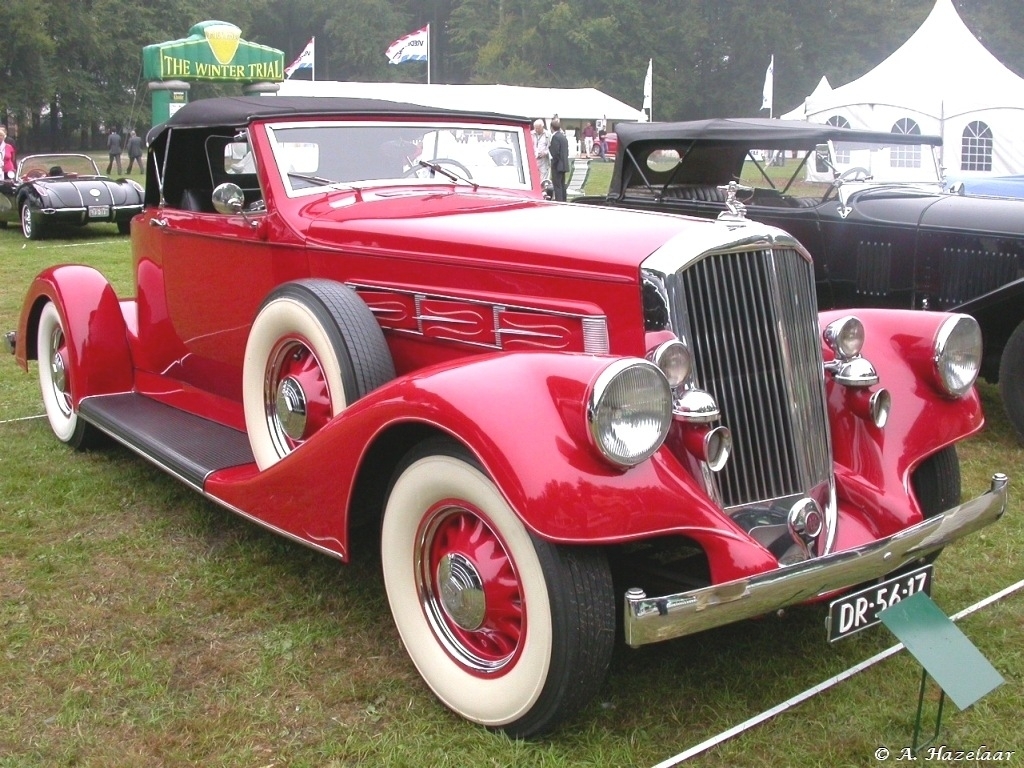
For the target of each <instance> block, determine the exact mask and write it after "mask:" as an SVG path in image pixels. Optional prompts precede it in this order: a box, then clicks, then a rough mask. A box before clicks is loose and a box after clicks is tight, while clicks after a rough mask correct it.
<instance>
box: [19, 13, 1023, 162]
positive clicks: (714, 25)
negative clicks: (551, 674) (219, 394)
mask: <svg viewBox="0 0 1024 768" xmlns="http://www.w3.org/2000/svg"><path fill="white" fill-rule="evenodd" d="M933 5H934V0H774V1H773V2H765V0H728V2H723V0H586V2H583V0H249V1H248V2H245V3H239V2H237V0H232V1H231V2H226V1H225V0H147V1H146V2H144V3H136V4H130V3H125V2H123V0H47V1H46V2H42V3H40V2H39V0H8V1H7V3H5V18H4V22H3V23H2V24H0V73H2V75H3V80H2V86H0V109H2V110H3V114H2V116H0V119H2V120H3V122H4V123H6V124H7V125H8V126H9V127H11V128H13V135H14V136H15V137H16V139H17V141H18V142H19V146H20V147H21V151H22V152H23V153H24V152H25V151H26V150H31V151H41V150H54V149H79V148H95V147H98V146H102V135H101V128H102V127H103V126H110V125H116V126H118V127H122V128H129V127H130V128H135V129H136V130H140V131H144V130H146V129H147V128H148V127H149V121H150V102H149V94H148V92H147V90H146V83H145V81H143V80H142V48H143V46H146V45H150V44H152V43H159V42H164V41H167V40H174V39H177V38H181V37H185V36H186V35H187V33H188V30H189V29H190V28H191V27H192V25H193V24H195V23H197V22H199V21H204V20H207V19H220V20H223V21H228V22H231V23H233V24H235V25H236V26H238V27H239V28H240V29H241V30H242V37H243V38H244V39H246V40H250V41H252V42H257V43H261V44H264V45H269V46H272V47H274V48H279V49H281V50H282V51H284V53H285V62H286V63H288V62H290V61H291V59H293V58H294V57H296V56H297V55H298V53H299V52H300V51H301V50H302V48H303V47H304V46H305V44H306V43H307V42H308V40H309V39H310V38H311V37H314V36H315V37H316V77H317V79H318V80H321V79H330V80H360V81H409V82H426V79H427V73H426V65H424V64H421V63H407V64H402V65H391V64H389V63H388V62H387V59H386V58H385V57H384V51H385V49H386V48H387V47H388V45H389V44H390V43H391V42H392V41H394V40H395V39H397V38H398V37H401V36H402V35H404V34H407V33H409V32H412V31H414V30H416V29H419V28H421V27H423V26H424V25H426V24H430V26H431V46H432V49H431V59H432V61H431V63H430V66H431V76H430V80H431V82H434V83H504V84H508V85H529V86H552V87H560V88H579V87H593V88H598V89H600V90H602V91H604V92H606V93H608V94H610V95H612V96H614V97H616V98H618V99H620V100H622V101H624V102H626V103H629V104H631V105H633V106H636V107H638V108H639V107H640V106H641V102H642V86H643V79H644V75H645V73H646V71H647V63H648V60H650V59H653V61H654V69H653V71H654V78H653V86H654V98H653V107H654V118H655V119H656V120H683V119H697V118H703V117H714V116H750V115H758V114H760V115H765V116H766V115H767V112H765V111H761V110H760V106H761V93H762V85H763V82H764V76H765V70H766V68H767V65H768V61H769V59H770V57H771V56H772V55H774V56H775V77H774V84H775V88H774V111H775V113H776V114H779V113H781V112H784V111H787V110H789V109H792V108H793V107H795V106H797V105H798V104H799V103H800V102H801V101H802V99H803V98H804V97H805V96H806V95H807V94H808V93H810V92H811V90H813V88H814V86H815V85H816V84H817V82H818V80H819V79H820V78H821V76H822V75H825V76H827V77H828V79H829V82H830V83H831V84H832V86H833V87H838V86H839V85H842V84H844V83H846V82H849V81H850V80H853V79H855V78H857V77H859V76H861V75H862V74H864V73H865V72H867V71H868V70H870V69H871V68H872V67H874V66H875V65H876V64H878V63H879V62H880V61H882V59H884V58H885V57H886V56H888V55H889V54H890V53H892V52H893V51H894V50H896V48H898V47H899V46H900V45H901V44H902V43H903V42H904V41H905V40H906V39H907V38H908V37H909V36H910V35H911V34H912V33H913V32H914V31H915V30H916V29H917V27H918V26H920V24H921V22H922V21H923V20H924V19H925V17H926V16H927V15H928V13H929V12H930V11H931V9H932V7H933ZM954 5H955V7H956V8H957V10H958V11H959V12H960V15H961V17H962V18H963V19H964V21H965V23H966V24H967V26H968V28H970V29H971V31H972V32H973V33H974V34H975V35H976V36H977V37H978V38H979V39H980V40H981V42H982V43H983V44H984V45H985V46H986V47H987V48H988V49H989V50H990V51H991V52H992V53H993V54H995V55H996V57H997V58H999V59H1000V60H1001V61H1002V62H1003V63H1004V64H1005V65H1006V66H1007V67H1009V68H1010V69H1011V70H1012V71H1014V72H1015V73H1017V74H1018V75H1024V44H1022V43H1024V3H1022V2H1021V0H954ZM948 53H949V55H950V56H954V57H955V56H956V55H957V51H949V52H948ZM237 92H238V87H237V86H236V85H216V84H194V85H193V89H192V95H191V98H192V99H196V98H202V97H206V96H213V95H219V94H221V93H237ZM595 117H597V116H595Z"/></svg>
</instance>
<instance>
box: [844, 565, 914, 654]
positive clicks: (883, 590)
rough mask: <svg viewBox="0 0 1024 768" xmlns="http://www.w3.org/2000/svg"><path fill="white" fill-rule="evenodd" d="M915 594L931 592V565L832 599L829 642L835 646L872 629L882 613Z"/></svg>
mask: <svg viewBox="0 0 1024 768" xmlns="http://www.w3.org/2000/svg"><path fill="white" fill-rule="evenodd" d="M917 592H924V593H925V594H928V595H930V594H931V593H932V566H930V565H924V566H922V567H920V568H916V569H914V570H913V571H908V572H907V573H902V574H900V575H899V576H893V577H892V578H891V579H886V580H885V581H883V582H881V583H880V584H873V585H872V586H870V587H865V588H864V589H861V590H858V591H857V592H853V593H851V594H849V595H843V596H842V597H840V598H839V599H838V600H833V601H832V602H831V603H830V604H829V606H828V622H827V626H828V641H829V642H830V643H834V642H836V641H837V640H842V639H843V638H844V637H849V636H850V635H852V634H854V633H855V632H860V631H861V630H862V629H867V628H868V627H872V626H874V625H875V624H877V623H878V622H879V618H878V614H879V613H880V612H881V611H884V610H885V609H886V608H888V607H889V606H891V605H896V603H898V602H900V601H901V600H905V599H907V598H908V597H910V596H911V595H913V594H915V593H917Z"/></svg>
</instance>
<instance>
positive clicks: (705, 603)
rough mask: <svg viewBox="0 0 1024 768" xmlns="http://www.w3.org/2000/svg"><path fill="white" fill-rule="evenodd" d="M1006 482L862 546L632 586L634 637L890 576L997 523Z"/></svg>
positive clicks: (744, 614)
mask: <svg viewBox="0 0 1024 768" xmlns="http://www.w3.org/2000/svg"><path fill="white" fill-rule="evenodd" d="M1006 486H1007V478H1006V475H1004V474H1001V473H998V474H995V475H993V476H992V487H991V489H990V490H989V492H988V493H985V494H983V495H981V496H979V497H978V498H976V499H972V500H971V501H968V502H966V503H964V504H961V505H959V506H957V507H953V508H952V509H949V510H947V511H945V512H943V513H942V514H941V515H936V516H935V517H931V518H929V519H927V520H924V521H923V522H920V523H918V524H917V525H915V526H912V527H910V528H907V529H905V530H903V531H900V532H899V533H896V534H893V535H892V536H889V537H887V538H884V539H879V540H878V541H873V542H871V543H870V544H865V545H864V546H862V547H858V548H857V549H850V550H845V551H843V552H835V553H833V554H830V555H825V556H824V557H819V558H815V559H813V560H806V561H804V562H802V563H798V564H796V565H791V566H786V567H783V568H779V569H778V570H774V571H768V572H766V573H761V574H758V575H756V576H750V577H748V578H744V579H736V580H735V581H729V582H726V583H724V584H716V585H714V586H710V587H704V588H702V589H694V590H691V591H690V592H680V593H678V594H674V595H664V596H662V597H647V595H646V594H644V592H643V590H641V589H637V588H635V587H634V588H633V589H628V590H626V596H625V601H626V612H625V633H626V642H627V643H628V644H629V645H631V646H633V647H637V646H641V645H646V644H647V643H656V642H660V641H661V640H670V639H672V638H674V637H682V636H683V635H691V634H694V633H695V632H702V631H703V630H705V629H711V628H712V627H718V626H722V625H724V624H731V623H732V622H734V621H741V620H742V619H749V618H753V617H755V616H762V615H764V614H766V613H771V612H772V611H775V610H778V609H779V608H784V607H785V606H787V605H794V604H796V603H802V602H805V601H807V600H810V599H811V598H813V597H816V596H817V595H822V594H826V593H828V592H834V591H836V590H840V589H845V588H847V587H853V586H855V585H857V584H862V583H864V582H867V581H871V580H872V579H876V578H879V577H882V576H885V575H886V574H888V573H891V572H892V571H894V570H896V569H897V568H899V567H901V566H903V565H905V564H906V563H909V562H911V561H913V560H916V559H918V558H920V557H923V556H925V555H927V554H929V553H931V552H934V551H935V550H936V549H939V548H940V547H944V546H945V545H947V544H949V543H951V542H954V541H956V540H957V539H960V538H963V537H964V536H966V535H968V534H969V533H973V532H974V531H976V530H978V529H979V528H983V527H984V526H986V525H989V524H990V523H994V522H995V521H996V520H998V519H999V518H1000V517H1001V516H1002V514H1003V512H1004V511H1005V510H1006Z"/></svg>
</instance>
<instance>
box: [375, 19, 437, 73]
mask: <svg viewBox="0 0 1024 768" xmlns="http://www.w3.org/2000/svg"><path fill="white" fill-rule="evenodd" d="M384 55H385V56H387V57H388V63H390V64H404V63H405V62H407V61H429V60H430V25H429V24H427V26H425V27H423V29H417V30H416V31H415V32H410V33H409V34H408V35H406V36H405V37H400V38H398V39H397V40H395V42H393V43H392V44H391V45H390V46H388V49H387V50H386V51H385V52H384Z"/></svg>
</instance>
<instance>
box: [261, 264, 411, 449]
mask: <svg viewBox="0 0 1024 768" xmlns="http://www.w3.org/2000/svg"><path fill="white" fill-rule="evenodd" d="M394 376H395V369H394V364H393V363H392V361H391V355H390V353H389V351H388V347H387V343H386V342H385V340H384V334H383V332H382V331H381V329H380V326H379V325H378V324H377V321H376V320H375V319H374V317H373V314H372V313H371V312H370V310H369V308H368V307H367V306H366V304H364V303H363V301H362V300H361V299H360V298H359V297H358V296H357V295H356V294H355V292H354V291H352V290H350V289H348V288H346V287H345V286H343V285H340V284H338V283H335V282H332V281H330V280H300V281H297V282H293V283H285V284H284V285H282V286H280V287H278V288H277V289H275V290H274V291H273V292H272V293H271V294H270V295H269V296H268V297H267V299H266V300H265V301H264V303H263V306H262V307H261V308H260V311H259V314H257V316H256V320H255V321H254V322H253V325H252V330H251V331H250V333H249V340H248V342H247V344H246V347H245V360H244V363H243V369H242V402H243V407H244V411H245V425H246V430H247V431H248V433H249V442H250V445H251V446H252V451H253V456H254V457H255V459H256V463H257V465H258V466H259V467H260V469H266V468H267V467H270V466H272V465H273V464H276V463H277V462H278V461H280V460H281V459H282V458H284V457H285V456H287V455H288V454H289V453H291V452H292V451H294V450H295V449H296V448H298V447H299V446H300V445H302V444H303V443H305V442H306V441H307V440H308V439H309V438H311V437H312V436H313V435H315V434H316V433H317V432H318V431H319V430H320V429H322V428H323V427H324V426H325V425H326V424H327V422H329V421H330V420H331V419H333V418H334V417H335V416H337V415H338V414H340V413H341V412H342V411H343V410H344V409H345V408H346V407H347V406H348V405H350V404H351V403H352V402H353V401H355V400H357V399H358V398H360V397H362V396H363V395H365V394H367V393H368V392H370V391H371V390H373V389H376V388H377V387H379V386H380V385H381V384H384V383H385V382H387V381H389V380H391V379H393V378H394Z"/></svg>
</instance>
